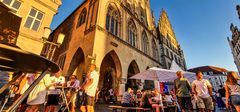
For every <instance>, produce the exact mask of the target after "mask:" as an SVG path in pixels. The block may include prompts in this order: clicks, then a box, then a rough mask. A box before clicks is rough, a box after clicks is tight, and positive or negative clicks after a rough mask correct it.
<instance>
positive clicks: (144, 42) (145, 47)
mask: <svg viewBox="0 0 240 112" xmlns="http://www.w3.org/2000/svg"><path fill="white" fill-rule="evenodd" d="M148 45H149V42H148V38H147V34H146V33H145V32H143V33H142V51H143V52H144V53H146V54H148Z"/></svg>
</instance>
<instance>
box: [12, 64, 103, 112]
mask: <svg viewBox="0 0 240 112" xmlns="http://www.w3.org/2000/svg"><path fill="white" fill-rule="evenodd" d="M39 75H40V74H38V73H24V74H22V75H21V77H19V78H18V79H17V80H16V82H15V86H17V89H16V90H15V92H14V94H15V96H14V98H13V100H17V99H18V98H19V97H20V96H21V95H22V94H24V92H25V91H26V90H27V89H28V88H29V87H30V85H31V84H32V83H33V81H34V80H35V79H36V78H38V76H39ZM66 79H67V78H65V77H64V76H63V75H62V71H61V70H60V71H59V72H57V73H49V74H46V75H45V76H44V77H43V78H42V80H41V81H40V82H39V83H38V84H37V85H36V86H35V87H34V89H33V90H32V91H31V92H30V93H29V95H28V97H27V98H25V99H24V101H23V102H22V103H21V104H20V105H19V107H18V108H17V110H16V112H56V111H59V110H58V109H59V107H58V106H59V105H62V104H61V103H65V104H64V105H63V106H67V105H68V104H69V107H70V111H71V112H75V111H76V110H81V112H94V108H93V106H94V103H95V94H96V91H97V86H98V80H99V74H98V73H97V71H96V65H95V64H91V65H90V66H89V69H88V72H87V75H86V78H85V81H84V82H83V83H82V84H80V81H79V80H78V79H77V76H76V75H71V76H70V77H69V78H68V79H69V80H68V81H66ZM63 95H65V99H63V98H64V96H63ZM60 99H62V101H60ZM64 100H65V101H64Z"/></svg>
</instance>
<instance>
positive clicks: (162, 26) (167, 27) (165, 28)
mask: <svg viewBox="0 0 240 112" xmlns="http://www.w3.org/2000/svg"><path fill="white" fill-rule="evenodd" d="M159 31H160V34H161V36H163V37H165V38H168V39H169V40H170V41H171V43H172V45H173V46H174V47H175V48H178V42H177V40H176V36H175V33H174V31H173V28H172V25H171V23H170V21H169V19H168V15H167V12H166V11H165V10H162V12H161V15H160V19H159Z"/></svg>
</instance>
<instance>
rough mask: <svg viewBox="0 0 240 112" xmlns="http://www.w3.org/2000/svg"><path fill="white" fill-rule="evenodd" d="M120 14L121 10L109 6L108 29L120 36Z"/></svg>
mask: <svg viewBox="0 0 240 112" xmlns="http://www.w3.org/2000/svg"><path fill="white" fill-rule="evenodd" d="M119 26H120V15H119V12H118V11H117V10H116V9H115V8H114V7H113V6H111V5H110V6H109V7H108V11H107V17H106V29H107V31H108V32H111V33H112V34H113V35H116V36H119V33H120V30H119V29H120V28H119Z"/></svg>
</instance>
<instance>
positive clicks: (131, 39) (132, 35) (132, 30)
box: [128, 20, 137, 47]
mask: <svg viewBox="0 0 240 112" xmlns="http://www.w3.org/2000/svg"><path fill="white" fill-rule="evenodd" d="M128 34H129V35H128V43H129V44H131V45H132V46H133V47H136V36H137V30H136V25H135V24H134V22H133V20H130V21H129V22H128Z"/></svg>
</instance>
